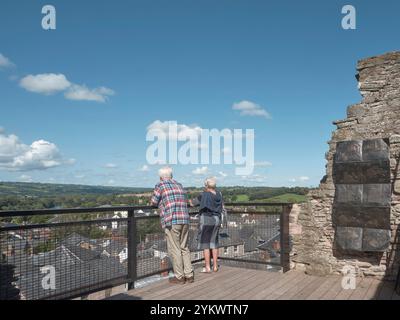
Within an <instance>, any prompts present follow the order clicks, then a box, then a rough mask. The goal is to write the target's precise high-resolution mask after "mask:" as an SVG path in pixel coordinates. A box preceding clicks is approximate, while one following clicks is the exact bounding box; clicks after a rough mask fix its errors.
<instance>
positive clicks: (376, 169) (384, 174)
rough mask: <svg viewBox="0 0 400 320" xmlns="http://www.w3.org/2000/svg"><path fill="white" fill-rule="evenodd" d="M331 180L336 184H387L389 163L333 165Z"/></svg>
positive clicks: (386, 161)
mask: <svg viewBox="0 0 400 320" xmlns="http://www.w3.org/2000/svg"><path fill="white" fill-rule="evenodd" d="M333 179H334V182H335V183H337V184H338V183H340V184H363V183H388V182H389V181H390V163H389V160H385V161H375V162H352V163H335V164H334V173H333Z"/></svg>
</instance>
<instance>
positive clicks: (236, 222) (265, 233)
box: [219, 212, 281, 265]
mask: <svg viewBox="0 0 400 320" xmlns="http://www.w3.org/2000/svg"><path fill="white" fill-rule="evenodd" d="M280 236H281V235H280V214H279V213H246V212H242V213H238V212H235V213H231V214H229V216H228V221H227V225H226V226H225V227H223V228H222V229H221V230H220V233H219V243H220V251H219V255H220V257H221V259H222V260H223V259H229V260H242V261H248V262H253V263H264V264H274V265H279V263H280Z"/></svg>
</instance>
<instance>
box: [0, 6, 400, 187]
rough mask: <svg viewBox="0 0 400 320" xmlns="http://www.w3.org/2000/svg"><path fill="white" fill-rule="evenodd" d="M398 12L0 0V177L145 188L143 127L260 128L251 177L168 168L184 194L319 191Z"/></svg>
mask: <svg viewBox="0 0 400 320" xmlns="http://www.w3.org/2000/svg"><path fill="white" fill-rule="evenodd" d="M46 4H52V5H53V6H55V8H56V10H57V29H56V30H50V31H45V30H43V29H42V27H41V19H42V17H43V15H42V14H41V10H42V7H43V6H44V5H46ZM346 4H351V5H353V6H355V8H356V9H357V30H343V29H342V28H341V19H342V17H343V15H342V14H341V9H342V7H343V6H344V5H346ZM399 15H400V3H399V2H398V1H395V0H393V1H391V0H383V1H379V2H377V1H356V0H350V1H335V0H330V1H317V0H304V1H293V0H292V1H287V0H282V1H279V2H278V1H266V0H264V1H255V0H250V1H249V0H247V1H243V0H239V1H225V0H219V1H215V0H214V1H208V0H206V1H177V0H171V1H149V0H146V1H121V0H120V1H82V2H79V5H78V4H75V2H73V1H54V0H52V1H46V2H44V1H22V0H16V1H8V0H7V1H1V4H0V54H1V56H0V108H1V116H0V127H1V128H2V129H1V130H0V180H1V181H34V182H54V183H76V184H94V185H117V186H146V187H149V186H153V185H154V184H155V182H156V181H157V176H156V171H157V169H158V166H148V167H145V170H144V171H143V170H141V169H143V166H144V165H146V158H145V155H146V148H147V147H148V145H149V143H147V142H146V140H145V137H146V130H147V129H146V128H147V127H148V126H149V125H150V124H152V123H153V122H154V121H157V120H159V121H162V122H163V121H169V120H173V121H177V122H178V123H179V124H182V125H187V126H191V125H197V126H199V127H201V128H209V129H211V128H217V129H223V128H243V129H246V128H250V129H254V130H255V135H256V138H255V159H256V162H257V163H259V164H260V165H259V166H257V167H256V168H255V171H254V173H253V175H252V176H249V177H240V176H236V175H235V174H234V166H229V165H220V166H213V165H207V166H206V167H207V170H205V169H204V168H203V170H199V168H202V167H204V166H203V165H188V166H183V165H180V166H179V165H178V166H175V167H174V169H175V176H176V178H177V179H179V180H181V181H182V182H183V183H185V184H186V185H198V186H200V185H201V181H202V180H203V179H204V177H205V176H206V175H216V176H218V177H219V179H220V184H224V185H255V186H258V185H266V186H283V185H286V186H292V185H301V186H316V185H318V183H319V180H320V179H321V178H322V176H323V175H324V171H325V168H324V167H325V159H324V154H325V152H326V151H327V150H328V145H327V144H326V142H327V141H328V140H329V139H330V135H331V132H332V130H334V127H333V126H332V124H331V123H332V121H333V120H337V119H342V118H344V117H345V112H346V107H347V106H348V105H350V104H353V103H357V102H358V101H359V100H360V98H361V97H360V95H359V93H358V90H357V82H356V80H355V77H354V75H355V73H356V70H355V68H356V62H357V60H359V59H361V58H365V57H369V56H373V55H378V54H382V53H385V52H387V51H394V50H398V49H399V44H398V40H397V39H398V32H399V30H400V19H399ZM1 57H3V60H2V59H1ZM1 61H3V62H1ZM39 75H46V77H44V78H43V77H42V78H40V76H39ZM49 75H52V76H49ZM46 86H47V87H46ZM242 101H249V102H251V103H253V104H254V105H258V106H259V108H261V109H262V110H265V111H266V112H267V113H268V114H269V115H270V119H267V117H264V116H245V115H241V114H240V112H239V111H238V110H233V108H232V107H233V105H234V104H235V103H240V102H242ZM35 152H36V153H35ZM38 152H39V154H38ZM196 169H197V170H196ZM220 172H222V174H221V173H220ZM196 173H200V174H196Z"/></svg>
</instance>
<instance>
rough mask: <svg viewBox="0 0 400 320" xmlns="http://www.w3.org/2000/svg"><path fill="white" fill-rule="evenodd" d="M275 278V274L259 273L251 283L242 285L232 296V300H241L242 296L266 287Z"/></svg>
mask: <svg viewBox="0 0 400 320" xmlns="http://www.w3.org/2000/svg"><path fill="white" fill-rule="evenodd" d="M274 278H277V275H276V274H275V272H268V273H266V274H262V273H259V274H258V275H257V277H256V278H255V279H253V282H248V283H247V284H244V285H243V286H242V287H241V288H240V289H239V290H237V291H236V292H235V293H233V294H232V296H231V299H232V300H238V299H239V300H242V299H244V296H245V295H246V294H248V293H251V292H254V291H257V290H259V289H260V288H266V287H268V285H269V283H270V281H271V280H272V279H274Z"/></svg>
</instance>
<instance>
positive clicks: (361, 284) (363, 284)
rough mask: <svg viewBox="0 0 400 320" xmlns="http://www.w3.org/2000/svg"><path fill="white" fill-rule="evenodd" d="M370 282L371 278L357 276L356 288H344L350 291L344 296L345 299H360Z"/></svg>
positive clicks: (365, 292)
mask: <svg viewBox="0 0 400 320" xmlns="http://www.w3.org/2000/svg"><path fill="white" fill-rule="evenodd" d="M371 284H372V279H371V278H359V279H357V282H356V288H355V289H354V290H352V289H349V290H346V291H348V292H350V295H348V296H347V297H346V300H362V299H363V298H364V297H365V295H366V294H367V292H368V289H369V287H370V286H371Z"/></svg>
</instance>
